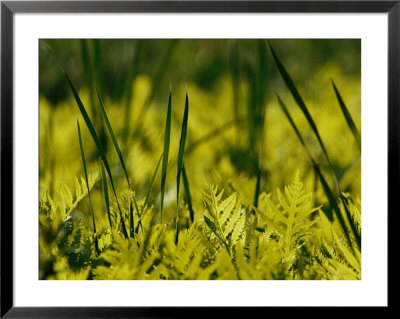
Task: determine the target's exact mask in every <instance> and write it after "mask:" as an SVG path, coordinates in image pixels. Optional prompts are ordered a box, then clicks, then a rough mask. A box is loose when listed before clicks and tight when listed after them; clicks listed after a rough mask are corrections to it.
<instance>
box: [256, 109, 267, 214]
mask: <svg viewBox="0 0 400 319" xmlns="http://www.w3.org/2000/svg"><path fill="white" fill-rule="evenodd" d="M261 117H262V123H261V141H260V149H259V150H258V165H257V182H256V189H255V191H254V207H258V197H259V196H260V188H261V174H262V154H263V145H264V123H265V108H263V110H262V115H261Z"/></svg>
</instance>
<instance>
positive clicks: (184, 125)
mask: <svg viewBox="0 0 400 319" xmlns="http://www.w3.org/2000/svg"><path fill="white" fill-rule="evenodd" d="M188 117H189V99H188V94H187V91H186V100H185V111H184V113H183V120H182V128H181V138H180V141H179V151H178V169H177V177H176V200H177V203H176V204H177V205H178V201H179V185H180V181H181V178H180V177H181V173H182V166H183V155H184V153H185V143H186V135H187V125H188Z"/></svg>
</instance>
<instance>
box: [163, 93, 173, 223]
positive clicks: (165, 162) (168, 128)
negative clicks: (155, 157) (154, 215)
mask: <svg viewBox="0 0 400 319" xmlns="http://www.w3.org/2000/svg"><path fill="white" fill-rule="evenodd" d="M171 99H172V92H171V88H170V89H169V98H168V109H167V117H166V120H165V132H164V151H163V154H164V155H163V161H162V168H161V224H162V217H163V206H164V193H165V182H166V179H167V166H168V155H169V142H170V135H171Z"/></svg>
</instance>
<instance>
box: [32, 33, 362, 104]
mask: <svg viewBox="0 0 400 319" xmlns="http://www.w3.org/2000/svg"><path fill="white" fill-rule="evenodd" d="M43 42H45V43H47V44H48V45H49V46H50V47H51V48H52V50H53V52H54V54H55V55H56V56H57V58H58V59H59V61H60V62H62V65H63V67H64V69H65V71H66V72H67V73H68V74H69V76H70V78H71V80H72V81H73V83H75V86H76V87H78V88H79V87H82V86H90V85H91V83H90V81H91V79H88V76H87V73H88V72H90V73H93V75H92V76H93V80H94V81H95V82H96V85H97V86H98V87H99V89H101V92H102V93H103V94H104V95H106V96H108V97H110V98H111V99H112V100H113V101H115V102H117V101H121V100H122V99H123V98H124V95H126V94H128V93H127V92H126V90H125V88H126V87H129V86H130V84H131V82H132V80H133V78H134V77H135V76H137V75H139V74H143V75H146V76H148V77H149V78H151V79H153V80H158V81H159V83H157V85H159V86H160V90H159V91H158V92H157V93H156V97H157V98H160V97H161V98H162V99H165V92H166V91H167V90H168V89H169V85H170V83H171V84H173V85H175V84H177V83H180V82H186V81H191V82H194V83H196V85H198V86H199V87H200V88H202V89H205V90H208V89H211V88H213V87H215V85H216V84H217V83H218V81H219V80H220V79H221V78H222V77H224V76H226V75H229V74H231V73H232V72H237V76H238V77H239V80H242V81H248V80H249V79H248V77H249V74H248V73H249V69H253V71H254V72H255V71H256V69H257V68H258V67H260V66H261V65H260V64H261V62H260V55H262V57H261V59H265V62H264V63H265V69H264V70H263V72H264V73H266V75H265V77H266V78H268V80H269V81H274V82H277V83H274V85H271V84H270V83H268V84H267V83H265V86H264V87H263V89H264V90H265V96H266V98H267V99H268V98H272V97H273V95H272V94H271V93H273V91H274V90H276V89H279V87H280V86H281V85H282V83H281V82H279V81H275V79H277V78H278V71H277V69H276V68H275V67H274V66H273V65H272V59H271V57H270V54H269V52H267V49H266V47H265V45H264V44H263V41H261V43H260V41H258V40H244V39H241V40H151V39H146V40H101V39H90V40H79V39H77V40H69V39H68V40H60V39H57V40H56V39H54V40H51V39H48V40H42V43H43ZM270 42H271V44H272V45H275V44H276V48H277V49H279V55H280V57H281V59H282V60H283V61H285V65H286V66H287V68H288V69H289V70H291V72H292V73H294V74H296V73H300V71H301V78H302V80H303V81H309V79H310V77H312V76H313V74H314V73H315V71H316V69H318V68H319V67H320V66H321V65H323V64H326V63H331V64H335V65H337V66H338V67H339V68H340V69H341V70H342V71H343V73H344V74H345V75H346V76H349V77H352V76H360V73H361V40H358V39H356V40H349V39H344V40H336V39H335V40H319V39H318V40H306V39H304V40H303V39H301V40H294V39H288V40H270ZM235 60H236V61H235ZM234 62H236V63H237V65H235V66H233V65H232V64H233V63H234ZM39 63H40V77H39V89H40V94H41V95H43V96H45V97H46V98H47V99H48V100H49V101H50V102H51V103H52V104H54V105H56V104H57V103H59V102H61V101H63V100H65V99H67V98H68V97H69V96H70V92H69V88H68V86H67V85H66V83H65V79H64V77H63V74H62V72H60V70H59V69H58V68H57V67H55V61H54V59H53V58H52V57H50V56H49V55H48V54H46V52H43V46H40V59H39ZM276 84H279V85H278V86H276Z"/></svg>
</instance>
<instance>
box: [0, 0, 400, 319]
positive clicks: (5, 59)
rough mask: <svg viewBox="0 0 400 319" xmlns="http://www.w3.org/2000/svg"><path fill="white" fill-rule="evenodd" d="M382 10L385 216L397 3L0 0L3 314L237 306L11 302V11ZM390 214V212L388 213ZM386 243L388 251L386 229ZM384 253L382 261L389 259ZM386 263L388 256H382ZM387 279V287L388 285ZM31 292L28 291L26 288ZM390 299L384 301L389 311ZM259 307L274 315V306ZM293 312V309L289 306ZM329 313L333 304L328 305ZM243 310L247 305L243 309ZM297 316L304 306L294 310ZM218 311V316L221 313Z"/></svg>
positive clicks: (395, 179) (392, 156)
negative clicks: (81, 305) (385, 107)
mask: <svg viewBox="0 0 400 319" xmlns="http://www.w3.org/2000/svg"><path fill="white" fill-rule="evenodd" d="M108 12H109V13H126V12H136V13H148V12H151V13H155V12H157V13H206V12H207V13H211V12H215V13H224V12H238V13H239V12H246V13H256V12H266V13H267V12H269V13H387V14H388V37H389V38H388V172H387V173H388V218H389V223H388V224H389V225H393V224H394V223H393V222H392V223H391V222H390V221H393V215H396V214H397V213H398V212H399V205H398V202H399V201H398V200H397V197H398V189H399V180H400V179H399V177H400V174H399V160H400V158H399V150H400V148H399V144H400V134H399V133H400V125H399V124H398V123H399V122H398V121H399V120H400V116H399V115H400V108H399V102H400V32H399V31H400V1H399V0H396V1H1V176H0V177H1V214H0V218H1V219H0V222H1V236H0V240H1V242H0V252H1V279H0V285H1V291H0V293H1V295H0V296H1V300H0V301H1V308H0V309H1V312H0V316H1V317H3V316H4V317H5V318H56V317H57V318H109V317H110V318H132V317H133V318H142V317H164V318H175V317H192V316H194V315H195V316H199V315H205V316H209V315H216V314H218V313H219V312H220V313H221V315H224V316H228V315H230V314H231V313H235V314H239V315H240V314H241V313H242V312H244V311H243V310H245V309H243V308H240V309H232V308H229V309H227V308H218V309H215V308H214V309H212V310H211V309H209V308H197V309H195V310H194V309H193V308H182V307H168V308H164V307H163V308H161V307H159V308H157V307H154V308H145V307H134V308H132V307H122V308H121V307H120V308H114V307H101V308H99V307H86V308H79V307H65V308H59V307H56V308H46V307H44V308H43V307H40V308H39V307H37V308H24V307H15V306H14V302H13V293H14V291H13V266H14V265H13V213H12V212H13V161H14V159H13V54H14V52H13V20H14V14H16V13H108ZM389 212H391V213H392V214H389ZM388 234H389V238H388V247H389V251H390V243H391V242H393V240H390V235H391V234H393V232H389V233H388ZM389 251H388V259H389ZM388 261H389V260H388ZM389 283H390V281H389V282H388V287H389ZM32 293H34V292H32ZM390 300H391V298H390V297H389V300H388V307H386V308H385V309H390V305H391V302H390ZM263 309H264V308H252V309H251V311H260V310H262V311H263V312H264V314H267V312H268V313H270V314H272V313H275V312H276V308H270V309H268V310H263ZM291 309H292V310H293V307H291ZM332 310H333V311H334V312H336V311H338V308H333V309H332ZM245 311H246V313H247V314H248V309H247V310H245ZM296 311H299V314H304V315H306V314H307V311H309V310H307V309H305V308H296ZM222 312H223V314H222Z"/></svg>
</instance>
